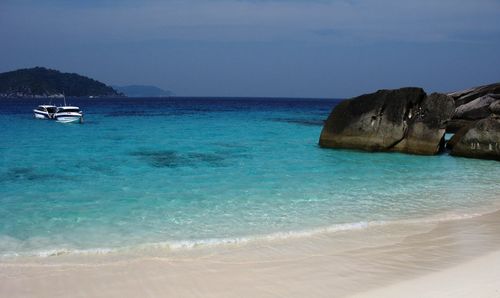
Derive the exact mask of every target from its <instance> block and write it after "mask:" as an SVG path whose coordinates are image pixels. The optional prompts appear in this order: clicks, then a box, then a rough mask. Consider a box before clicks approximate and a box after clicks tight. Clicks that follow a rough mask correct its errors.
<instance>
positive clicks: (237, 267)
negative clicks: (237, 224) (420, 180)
mask: <svg viewBox="0 0 500 298" xmlns="http://www.w3.org/2000/svg"><path fill="white" fill-rule="evenodd" d="M497 276H500V212H495V213H490V214H486V215H482V216H478V217H474V218H468V219H461V220H450V221H444V222H438V223H432V222H427V223H394V224H390V225H386V226H373V227H368V228H366V229H362V230H355V231H343V232H336V233H331V234H318V235H314V236H310V237H304V238H295V239H288V240H273V241H260V242H254V243H249V244H245V245H234V244H233V245H225V246H220V247H208V248H195V249H191V250H180V251H170V252H166V251H162V250H151V251H141V252H136V253H131V252H128V253H115V254H106V255H97V256H96V255H94V256H92V255H85V256H84V255H80V256H78V255H77V256H75V255H62V256H54V257H46V258H18V259H11V260H9V259H6V260H2V261H0V296H1V297H68V296H71V297H138V296H147V297H344V296H360V297H401V296H404V297H412V296H415V297H417V296H418V297H457V296H458V297H460V296H462V297H471V296H473V297H498V296H500V292H499V291H500V279H499V278H496V277H497Z"/></svg>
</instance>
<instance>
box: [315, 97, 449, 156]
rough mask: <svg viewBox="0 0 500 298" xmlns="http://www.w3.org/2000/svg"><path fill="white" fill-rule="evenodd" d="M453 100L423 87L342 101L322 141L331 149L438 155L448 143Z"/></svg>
mask: <svg viewBox="0 0 500 298" xmlns="http://www.w3.org/2000/svg"><path fill="white" fill-rule="evenodd" d="M454 108H455V105H454V102H453V99H452V98H451V97H449V96H447V95H443V94H437V93H435V94H431V95H430V96H427V95H426V93H425V92H424V90H422V89H420V88H402V89H397V90H379V91H377V92H376V93H372V94H366V95H362V96H359V97H356V98H353V99H350V100H346V101H343V102H341V103H340V104H338V105H337V106H336V107H335V108H334V110H333V111H332V112H331V114H330V116H329V117H328V119H327V121H326V123H325V125H324V127H323V130H322V132H321V136H320V140H319V144H320V146H322V147H329V148H350V149H361V150H367V151H398V152H405V153H414V154H426V155H430V154H436V153H437V152H439V150H440V149H441V148H442V146H443V144H444V133H445V127H446V122H447V121H448V120H449V119H450V118H451V116H452V114H453V112H454Z"/></svg>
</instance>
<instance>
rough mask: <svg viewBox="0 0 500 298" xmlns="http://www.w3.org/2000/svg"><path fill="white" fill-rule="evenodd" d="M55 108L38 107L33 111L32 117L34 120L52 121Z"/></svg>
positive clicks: (47, 106) (50, 106)
mask: <svg viewBox="0 0 500 298" xmlns="http://www.w3.org/2000/svg"><path fill="white" fill-rule="evenodd" d="M56 111H57V107H56V106H53V105H39V106H38V107H37V108H36V109H34V110H33V117H35V118H36V119H54V114H55V113H56Z"/></svg>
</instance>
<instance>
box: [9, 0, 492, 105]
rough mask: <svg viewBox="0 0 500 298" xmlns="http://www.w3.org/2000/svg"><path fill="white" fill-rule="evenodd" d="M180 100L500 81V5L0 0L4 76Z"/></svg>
mask: <svg viewBox="0 0 500 298" xmlns="http://www.w3.org/2000/svg"><path fill="white" fill-rule="evenodd" d="M32 66H47V67H50V68H55V69H59V70H61V71H65V72H77V73H81V74H84V75H87V76H90V77H93V78H96V79H98V80H101V81H103V82H105V83H107V84H112V85H126V84H151V85H156V86H159V87H162V88H165V89H170V90H172V91H174V92H175V93H177V94H178V95H185V96H189V95H194V96H282V97H288V96H289V97H350V96H355V95H358V94H361V93H366V92H371V91H374V90H376V89H380V88H396V87H401V86H421V87H424V88H425V89H426V90H427V91H449V90H455V89H463V88H466V87H470V86H474V85H479V84H485V83H491V82H499V81H500V1H499V0H470V1H461V0H414V1H406V0H307V1H306V0H289V1H285V0H211V1H208V0H204V1H203V0H182V1H155V0H143V1H128V0H116V1H112V0H104V1H96V0H87V1H83V0H82V1H58V0H52V1H50V0H49V1H38V0H37V1H35V0H31V1H25V0H15V1H14V0H0V71H1V72H3V71H8V70H13V69H17V68H23V67H32Z"/></svg>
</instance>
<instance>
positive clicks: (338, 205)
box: [0, 97, 500, 258]
mask: <svg viewBox="0 0 500 298" xmlns="http://www.w3.org/2000/svg"><path fill="white" fill-rule="evenodd" d="M53 101H54V103H56V104H61V103H59V102H57V100H53ZM339 102H340V100H327V99H294V98H190V97H171V98H116V99H113V98H106V99H104V98H97V99H69V102H68V103H70V104H72V105H77V106H79V107H80V108H81V109H82V110H83V111H84V123H83V124H63V123H58V122H55V121H51V120H38V119H34V118H33V115H32V110H33V108H35V107H36V106H37V105H39V104H44V103H48V102H47V100H41V99H2V100H1V101H0V257H1V258H11V257H22V256H39V257H47V256H55V255H60V254H92V253H112V252H115V251H118V252H119V251H124V250H141V249H145V248H148V247H156V248H158V247H159V248H160V249H164V250H165V251H167V252H168V251H171V250H182V249H192V248H195V247H203V246H217V245H224V244H227V243H232V244H239V243H247V242H251V241H254V240H259V239H265V240H266V241H272V240H273V239H283V238H288V237H307V236H309V235H314V234H317V233H325V232H328V233H335V232H336V231H349V230H355V229H363V228H366V227H369V226H371V225H384V224H390V223H394V222H400V221H411V222H420V221H433V220H436V221H440V220H450V219H460V218H465V217H471V216H475V215H479V214H483V213H487V212H492V211H494V210H497V209H500V163H498V162H496V161H488V160H475V159H467V158H457V157H452V156H450V155H448V154H447V153H443V154H440V155H436V156H417V155H408V154H399V153H367V152H360V151H353V150H335V149H324V148H320V147H319V146H318V139H319V135H320V132H321V128H322V125H323V121H324V120H325V119H326V118H327V117H328V114H329V113H330V111H331V110H332V108H333V107H334V106H335V105H336V104H338V103H339Z"/></svg>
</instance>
